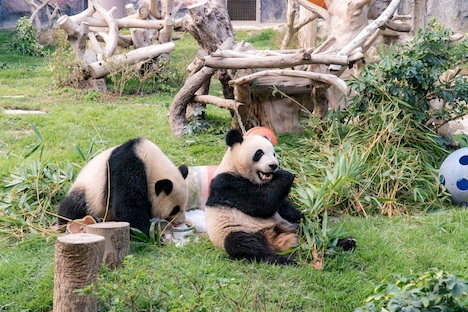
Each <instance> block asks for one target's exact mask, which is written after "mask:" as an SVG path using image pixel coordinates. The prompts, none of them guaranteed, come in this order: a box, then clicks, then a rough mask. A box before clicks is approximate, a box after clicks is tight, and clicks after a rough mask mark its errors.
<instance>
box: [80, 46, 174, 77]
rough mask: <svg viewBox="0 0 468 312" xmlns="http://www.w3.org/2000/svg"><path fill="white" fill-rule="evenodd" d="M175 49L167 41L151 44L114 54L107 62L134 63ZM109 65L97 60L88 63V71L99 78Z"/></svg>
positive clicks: (118, 63)
mask: <svg viewBox="0 0 468 312" xmlns="http://www.w3.org/2000/svg"><path fill="white" fill-rule="evenodd" d="M174 49H175V45H174V43H173V42H168V43H164V44H159V45H151V46H148V47H143V48H139V49H137V50H133V51H130V52H128V53H126V54H125V55H116V56H114V57H111V58H109V60H108V62H112V63H113V64H115V65H116V66H117V67H119V66H122V65H124V64H126V65H132V64H136V63H138V62H142V61H145V60H148V59H152V58H154V57H156V56H158V55H160V54H162V53H168V52H170V51H172V50H174ZM108 67H109V66H107V63H106V62H104V61H97V62H94V63H91V64H89V65H88V72H89V73H90V75H91V77H93V78H94V79H97V78H101V77H104V76H106V75H107V74H109V68H108Z"/></svg>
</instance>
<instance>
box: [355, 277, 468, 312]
mask: <svg viewBox="0 0 468 312" xmlns="http://www.w3.org/2000/svg"><path fill="white" fill-rule="evenodd" d="M394 278H396V279H397V280H396V281H395V282H383V283H381V284H380V285H378V286H377V287H376V288H375V290H374V295H372V296H370V297H369V298H367V299H366V300H365V302H367V304H366V305H365V306H364V307H360V308H357V309H355V310H354V311H355V312H377V311H388V312H397V311H408V312H413V311H414V312H419V311H421V312H429V311H434V312H435V311H450V312H462V311H466V307H467V306H468V281H467V280H466V279H464V278H463V277H460V276H456V275H454V274H450V273H447V272H444V271H441V270H438V269H432V270H430V271H428V272H425V273H423V274H421V275H416V274H413V275H410V276H408V277H405V276H395V277H394Z"/></svg>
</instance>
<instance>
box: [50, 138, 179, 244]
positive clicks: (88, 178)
mask: <svg viewBox="0 0 468 312" xmlns="http://www.w3.org/2000/svg"><path fill="white" fill-rule="evenodd" d="M187 174H188V168H187V166H185V165H182V166H180V167H179V168H177V167H176V166H175V165H174V164H173V163H172V162H171V161H170V160H169V158H167V156H166V155H164V153H163V152H162V151H161V150H160V149H159V147H157V146H156V145H155V144H154V143H153V142H151V141H149V140H147V139H144V138H139V139H134V140H130V141H128V142H126V143H124V144H122V145H120V146H117V147H113V148H110V149H108V150H106V151H104V152H102V153H101V154H99V155H97V156H96V157H94V158H93V159H92V160H91V161H90V162H89V163H88V164H87V165H86V166H85V167H84V168H83V169H82V170H81V171H80V173H79V174H78V176H77V178H76V180H75V182H74V183H73V185H72V186H71V188H70V191H69V192H68V195H67V196H66V197H65V198H64V199H63V200H62V202H61V203H60V205H59V209H58V215H59V225H64V224H66V223H68V222H69V221H71V220H75V219H81V218H83V217H85V216H87V215H91V216H93V217H94V218H99V219H103V220H104V221H126V222H129V223H130V226H131V227H133V228H137V229H139V230H140V231H142V232H143V233H145V234H146V235H147V236H148V235H149V229H150V225H151V222H150V219H152V218H158V219H165V220H167V221H170V222H173V224H175V225H177V224H179V223H182V222H184V221H185V214H184V209H185V207H186V205H187V200H188V187H187V183H186V181H185V178H186V177H187Z"/></svg>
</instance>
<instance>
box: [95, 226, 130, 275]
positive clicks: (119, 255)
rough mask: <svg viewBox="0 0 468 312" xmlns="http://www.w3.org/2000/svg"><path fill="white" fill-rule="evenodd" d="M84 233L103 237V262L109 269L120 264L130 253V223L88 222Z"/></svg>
mask: <svg viewBox="0 0 468 312" xmlns="http://www.w3.org/2000/svg"><path fill="white" fill-rule="evenodd" d="M86 233H88V234H96V235H100V236H103V237H104V238H105V248H104V256H103V259H102V261H103V263H105V264H106V265H107V266H108V267H109V268H110V269H111V270H113V269H115V268H117V267H118V266H120V265H121V264H122V261H123V259H124V258H125V256H127V255H128V254H129V253H130V223H128V222H101V223H95V224H90V225H88V226H87V227H86Z"/></svg>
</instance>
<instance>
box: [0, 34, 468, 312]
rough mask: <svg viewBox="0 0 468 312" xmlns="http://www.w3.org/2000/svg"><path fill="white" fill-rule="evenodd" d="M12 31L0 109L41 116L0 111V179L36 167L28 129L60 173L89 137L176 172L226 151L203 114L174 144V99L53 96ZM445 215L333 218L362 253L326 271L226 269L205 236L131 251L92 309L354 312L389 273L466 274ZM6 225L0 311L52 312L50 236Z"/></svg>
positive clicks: (457, 227)
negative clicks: (137, 141)
mask: <svg viewBox="0 0 468 312" xmlns="http://www.w3.org/2000/svg"><path fill="white" fill-rule="evenodd" d="M10 35H11V33H7V32H0V67H1V69H0V85H1V87H0V108H1V109H5V108H22V109H35V110H43V111H45V112H47V114H44V115H6V114H0V124H1V125H2V126H1V127H0V181H4V180H5V179H6V178H7V177H8V176H9V175H10V174H11V173H14V172H16V170H17V169H18V168H21V167H27V166H29V165H30V164H31V163H33V162H35V161H36V160H37V159H38V154H37V153H36V154H33V155H32V156H31V157H30V158H25V157H24V156H25V155H26V154H27V153H28V152H30V151H31V149H32V148H33V147H34V146H36V145H37V144H38V143H39V142H38V137H37V135H36V134H35V132H34V131H33V127H32V124H34V125H35V126H36V127H37V129H38V130H39V131H40V133H41V135H42V137H43V138H44V143H43V144H44V151H45V154H44V156H43V158H42V159H43V161H45V162H50V163H53V164H57V165H58V166H60V167H63V166H65V164H66V163H76V164H77V165H78V166H82V165H83V164H84V161H83V160H82V159H81V158H80V155H79V153H78V152H77V150H76V148H75V145H77V146H79V147H80V148H81V149H82V150H88V149H89V148H90V146H91V145H92V142H93V141H94V142H95V143H94V146H93V151H94V153H96V152H98V151H100V150H103V149H105V148H108V147H110V146H113V145H116V144H120V143H122V142H124V141H125V140H127V139H130V138H134V137H137V136H144V137H147V138H149V139H151V140H153V141H154V142H156V143H157V144H158V145H159V146H160V147H161V149H162V150H163V151H164V152H165V153H166V154H167V155H168V156H169V158H170V159H171V160H173V162H174V163H175V164H176V165H179V164H182V163H185V164H187V165H189V166H195V165H196V166H200V165H213V164H217V163H219V162H220V161H221V158H222V156H223V154H224V151H225V149H226V147H225V143H224V134H223V133H224V132H225V131H226V130H227V129H228V128H229V125H230V114H229V113H228V112H227V111H225V110H222V109H218V108H215V107H212V106H208V109H207V117H208V119H209V121H210V123H211V124H212V129H211V130H210V131H207V132H204V133H201V134H197V135H192V136H185V137H182V138H176V137H173V136H171V134H170V129H169V125H168V122H167V113H168V111H169V106H170V105H171V103H172V99H173V96H174V94H171V93H157V94H150V95H145V96H134V95H124V96H123V97H118V96H116V95H113V94H109V93H106V94H99V93H96V92H94V91H86V90H75V89H71V88H65V89H54V88H53V87H52V82H51V79H50V77H51V74H50V72H49V71H48V69H47V64H48V59H47V58H37V57H35V58H34V57H20V56H16V55H9V54H5V53H4V45H3V44H2V43H3V42H5V40H6V39H7V38H9V37H10ZM251 36H256V37H254V40H252V41H257V42H258V43H260V44H261V47H262V48H276V46H275V44H271V42H269V41H268V40H269V39H270V40H271V38H273V37H271V34H270V33H269V32H267V33H266V34H261V33H260V34H258V33H247V32H243V33H240V34H238V36H237V37H238V39H246V40H247V41H249V38H251ZM175 44H176V51H174V52H173V53H171V55H172V57H173V59H174V61H175V62H179V64H183V65H182V66H185V64H187V63H188V62H190V61H191V60H192V58H193V57H194V55H195V51H196V50H197V47H196V44H195V41H194V40H193V39H192V38H190V36H189V35H185V39H183V40H180V41H176V42H175ZM299 137H300V136H298V135H292V134H289V135H278V139H279V148H278V151H279V153H280V155H279V156H280V158H281V159H288V158H290V157H291V156H290V155H295V154H293V153H289V154H290V155H287V154H288V151H291V150H292V149H300V148H301V146H300V145H299V144H298V143H297V140H298V139H299ZM302 137H303V136H302ZM281 153H283V154H281ZM303 161H304V162H305V161H307V159H306V158H305V159H304V160H303ZM77 169H78V168H77ZM291 169H294V168H291ZM313 178H314V177H313V176H311V177H310V179H313ZM313 182H314V183H317V182H319V181H313ZM1 184H3V182H1ZM301 208H303V209H306V208H307V207H301ZM447 208H450V209H447V210H446V211H442V212H439V213H432V214H428V215H418V216H395V217H394V218H392V219H389V218H387V217H382V216H372V217H369V218H363V217H352V216H349V215H341V216H340V217H339V218H337V219H332V220H331V221H330V222H332V224H333V225H338V224H339V225H340V226H341V227H342V229H343V231H346V232H348V233H349V234H350V235H352V236H353V237H355V238H356V239H357V242H358V243H357V244H358V245H357V248H356V250H355V251H354V252H353V253H342V252H338V253H336V254H333V255H329V256H327V257H326V259H325V262H324V267H323V269H322V270H316V269H314V268H313V267H312V266H311V265H309V264H306V263H301V264H300V265H299V266H297V267H279V266H272V265H267V264H251V263H245V262H241V261H233V260H230V259H228V258H227V256H226V255H225V253H224V252H222V251H221V250H219V249H216V248H214V247H213V246H212V245H211V243H210V242H209V241H208V240H207V239H206V238H201V239H200V240H199V242H196V243H195V242H193V243H189V244H186V245H183V246H175V245H166V246H164V247H163V248H156V247H155V246H142V245H140V244H137V243H132V250H131V257H130V258H129V259H128V260H127V262H126V265H125V266H124V267H121V268H119V269H118V270H116V271H115V272H109V271H108V270H107V269H106V268H102V270H101V274H100V281H99V282H100V284H99V285H101V288H100V289H99V306H100V310H101V311H109V310H110V307H111V306H112V307H113V308H114V309H113V311H130V306H129V305H130V303H131V302H132V300H134V301H135V304H136V306H137V308H138V310H139V311H150V310H151V309H152V311H333V312H335V311H338V312H339V311H353V310H354V308H356V307H358V306H361V305H362V304H363V299H364V298H366V297H367V296H369V295H371V294H372V291H373V289H374V287H375V286H376V285H377V284H379V283H380V282H381V281H382V280H383V279H386V278H388V277H390V276H391V275H392V274H401V275H407V274H410V273H423V272H425V271H427V270H428V269H429V268H433V267H438V268H439V269H443V270H444V271H448V272H451V273H454V274H464V275H465V276H466V275H467V272H468V262H467V261H466V259H467V258H468V254H467V248H466V238H467V237H468V227H467V226H466V224H467V223H468V211H467V210H466V209H465V208H458V207H451V206H448V207H447ZM1 216H2V211H0V217H1ZM9 226H10V225H9V224H7V223H5V222H3V221H2V220H1V218H0V249H1V252H0V281H1V282H0V311H50V310H51V309H52V303H53V265H54V242H55V238H54V237H53V236H48V237H43V236H39V235H34V234H25V235H24V236H18V237H14V236H13V235H11V230H10V228H9ZM27 232H28V231H27V230H26V231H25V233H27ZM132 298H134V299H132ZM150 307H151V309H150Z"/></svg>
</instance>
